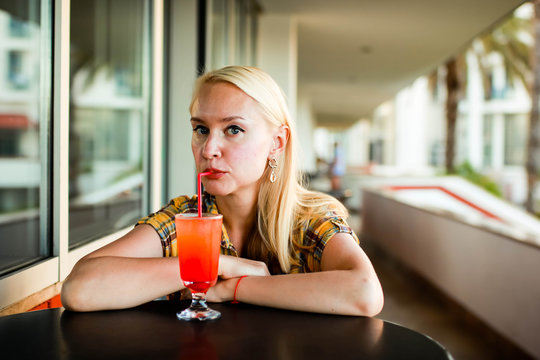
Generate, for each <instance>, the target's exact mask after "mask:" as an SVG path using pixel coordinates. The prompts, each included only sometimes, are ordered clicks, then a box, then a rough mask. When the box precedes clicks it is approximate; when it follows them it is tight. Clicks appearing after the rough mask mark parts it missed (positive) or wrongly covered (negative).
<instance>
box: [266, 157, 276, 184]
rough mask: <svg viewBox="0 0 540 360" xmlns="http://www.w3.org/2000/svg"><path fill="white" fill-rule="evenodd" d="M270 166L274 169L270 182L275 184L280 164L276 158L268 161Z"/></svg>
mask: <svg viewBox="0 0 540 360" xmlns="http://www.w3.org/2000/svg"><path fill="white" fill-rule="evenodd" d="M268 166H270V168H272V172H271V173H270V182H271V183H274V182H276V180H277V176H276V172H275V169H276V168H277V166H278V162H277V160H276V158H271V159H270V160H268Z"/></svg>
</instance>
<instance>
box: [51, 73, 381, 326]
mask: <svg viewBox="0 0 540 360" xmlns="http://www.w3.org/2000/svg"><path fill="white" fill-rule="evenodd" d="M190 113H191V125H192V127H193V136H192V143H191V147H192V151H193V156H194V158H195V163H196V167H197V171H198V172H202V171H209V170H210V171H212V172H213V173H214V174H213V175H211V176H207V177H205V178H204V179H203V184H204V186H205V190H206V192H207V194H206V196H205V197H204V209H203V210H204V211H207V212H212V211H213V212H217V211H219V213H221V214H222V215H223V225H224V226H223V241H222V247H221V253H222V255H220V262H219V276H220V280H219V281H218V283H217V284H216V285H215V286H214V287H212V288H211V289H210V290H209V291H208V300H209V301H213V302H223V301H230V300H232V299H233V296H234V293H235V289H236V299H237V300H239V301H242V302H246V303H251V304H255V305H262V306H271V307H278V308H285V309H293V310H303V311H312V312H321V313H336V314H347V315H366V316H374V315H376V314H378V313H379V312H380V310H381V309H382V306H383V294H382V289H381V286H380V283H379V280H378V278H377V275H376V274H375V271H374V269H373V267H372V265H371V263H370V261H369V259H368V258H367V256H366V255H365V253H364V252H363V251H362V249H361V248H360V246H359V245H358V239H357V237H356V235H355V234H354V232H353V231H352V230H351V229H350V227H349V226H348V225H347V224H346V222H345V220H344V219H345V217H346V215H347V214H346V210H345V208H344V207H343V206H342V205H341V204H340V203H339V202H338V201H337V200H335V199H334V198H332V197H329V196H327V195H323V194H320V193H316V192H311V191H308V190H306V189H305V188H303V187H302V186H301V185H300V184H299V180H298V177H297V176H298V175H297V171H296V169H297V167H296V154H295V146H296V139H295V129H294V123H293V122H292V120H291V118H290V116H289V114H288V111H287V107H286V102H285V98H284V96H283V94H282V92H281V90H280V89H279V87H278V86H277V84H276V83H275V82H274V81H273V80H272V79H271V77H270V76H269V75H268V74H266V73H265V72H263V71H261V70H259V69H257V68H252V67H240V66H229V67H225V68H223V69H219V70H216V71H213V72H210V73H207V74H205V75H203V76H202V77H201V78H199V79H198V81H197V83H196V86H195V89H194V92H193V98H192V102H191V106H190ZM196 202H197V199H196V196H195V197H185V196H184V197H179V198H176V199H173V200H172V201H171V202H170V203H169V204H168V205H167V206H166V207H164V208H163V209H162V210H160V211H158V212H156V213H154V214H151V215H150V216H148V217H146V218H143V219H141V220H140V221H139V222H138V224H137V225H138V226H136V227H135V228H134V229H133V230H131V231H130V232H129V233H128V234H126V235H125V236H123V237H122V238H120V239H118V240H116V241H115V242H113V243H111V244H109V245H107V246H105V247H103V248H101V249H98V250H96V251H95V252H93V253H91V254H89V255H87V256H86V257H84V258H83V259H81V260H80V261H79V262H78V263H77V264H76V265H75V267H74V268H73V271H72V273H71V274H70V275H69V277H68V278H67V279H66V281H65V283H64V285H63V289H62V302H63V304H64V306H65V307H66V308H67V309H71V310H76V311H90V310H98V309H117V308H126V307H132V306H135V305H139V304H141V303H144V302H147V301H150V300H153V299H155V298H158V297H161V296H163V295H166V294H171V293H174V292H177V291H178V290H181V289H182V285H181V281H180V278H179V272H178V260H177V259H176V258H175V257H172V256H171V255H173V256H174V255H175V238H176V234H175V229H174V215H175V214H176V213H179V212H184V211H186V210H188V209H190V208H193V207H195V204H196ZM246 275H247V276H246ZM240 280H242V282H241V283H240Z"/></svg>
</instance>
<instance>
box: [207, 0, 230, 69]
mask: <svg viewBox="0 0 540 360" xmlns="http://www.w3.org/2000/svg"><path fill="white" fill-rule="evenodd" d="M227 4H228V3H227V1H226V0H216V1H213V2H212V63H211V66H210V67H211V69H218V68H220V67H223V66H225V65H228V63H229V57H228V49H229V44H228V39H229V32H228V27H229V25H228V21H229V19H228V17H227Z"/></svg>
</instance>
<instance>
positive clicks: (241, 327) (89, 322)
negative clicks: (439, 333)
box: [0, 301, 452, 360]
mask: <svg viewBox="0 0 540 360" xmlns="http://www.w3.org/2000/svg"><path fill="white" fill-rule="evenodd" d="M187 306H188V302H181V303H178V302H170V301H153V302H150V303H147V304H144V305H141V306H139V307H136V308H133V309H127V310H119V311H100V312H90V313H74V312H70V311H66V310H64V309H49V310H39V311H34V312H27V313H23V314H17V315H10V316H5V317H0V339H1V340H0V341H1V344H0V357H1V358H2V359H4V360H7V359H27V358H28V359H30V358H32V359H130V360H135V359H189V360H201V359H310V360H312V359H340V360H343V359H415V360H420V359H430V360H436V359H452V357H451V355H450V354H449V353H448V352H447V351H446V350H445V349H444V348H443V347H442V346H441V345H440V344H439V343H437V342H436V341H434V340H433V339H431V338H429V337H427V336H425V335H422V334H420V333H418V332H415V331H413V330H410V329H407V328H405V327H402V326H399V325H396V324H393V323H390V322H386V321H383V320H380V319H376V318H368V317H348V316H337V315H321V314H312V313H304V312H296V311H287V310H278V309H271V308H265V307H258V306H250V305H246V304H234V305H233V304H211V307H212V308H214V309H216V310H219V311H221V313H222V317H221V319H219V320H216V321H211V322H184V321H180V320H177V319H176V316H175V314H176V312H177V311H178V310H180V309H183V308H186V307H187Z"/></svg>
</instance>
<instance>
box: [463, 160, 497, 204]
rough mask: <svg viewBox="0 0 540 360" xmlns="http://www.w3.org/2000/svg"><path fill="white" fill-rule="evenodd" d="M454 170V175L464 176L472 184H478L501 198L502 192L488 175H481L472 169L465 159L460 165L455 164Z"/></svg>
mask: <svg viewBox="0 0 540 360" xmlns="http://www.w3.org/2000/svg"><path fill="white" fill-rule="evenodd" d="M454 171H455V175H458V176H461V177H462V178H465V179H466V180H469V181H470V182H472V183H473V184H476V185H478V186H480V187H481V188H483V189H484V190H486V191H488V192H490V193H491V194H493V195H495V196H497V197H499V198H502V192H501V189H500V188H499V186H498V185H497V184H496V183H495V182H494V181H493V180H491V179H490V178H489V177H488V176H486V175H482V174H480V173H479V172H477V171H476V170H474V168H473V167H472V165H471V164H470V163H469V162H468V161H465V162H464V163H462V164H461V165H459V166H456V168H455V170H454Z"/></svg>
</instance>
